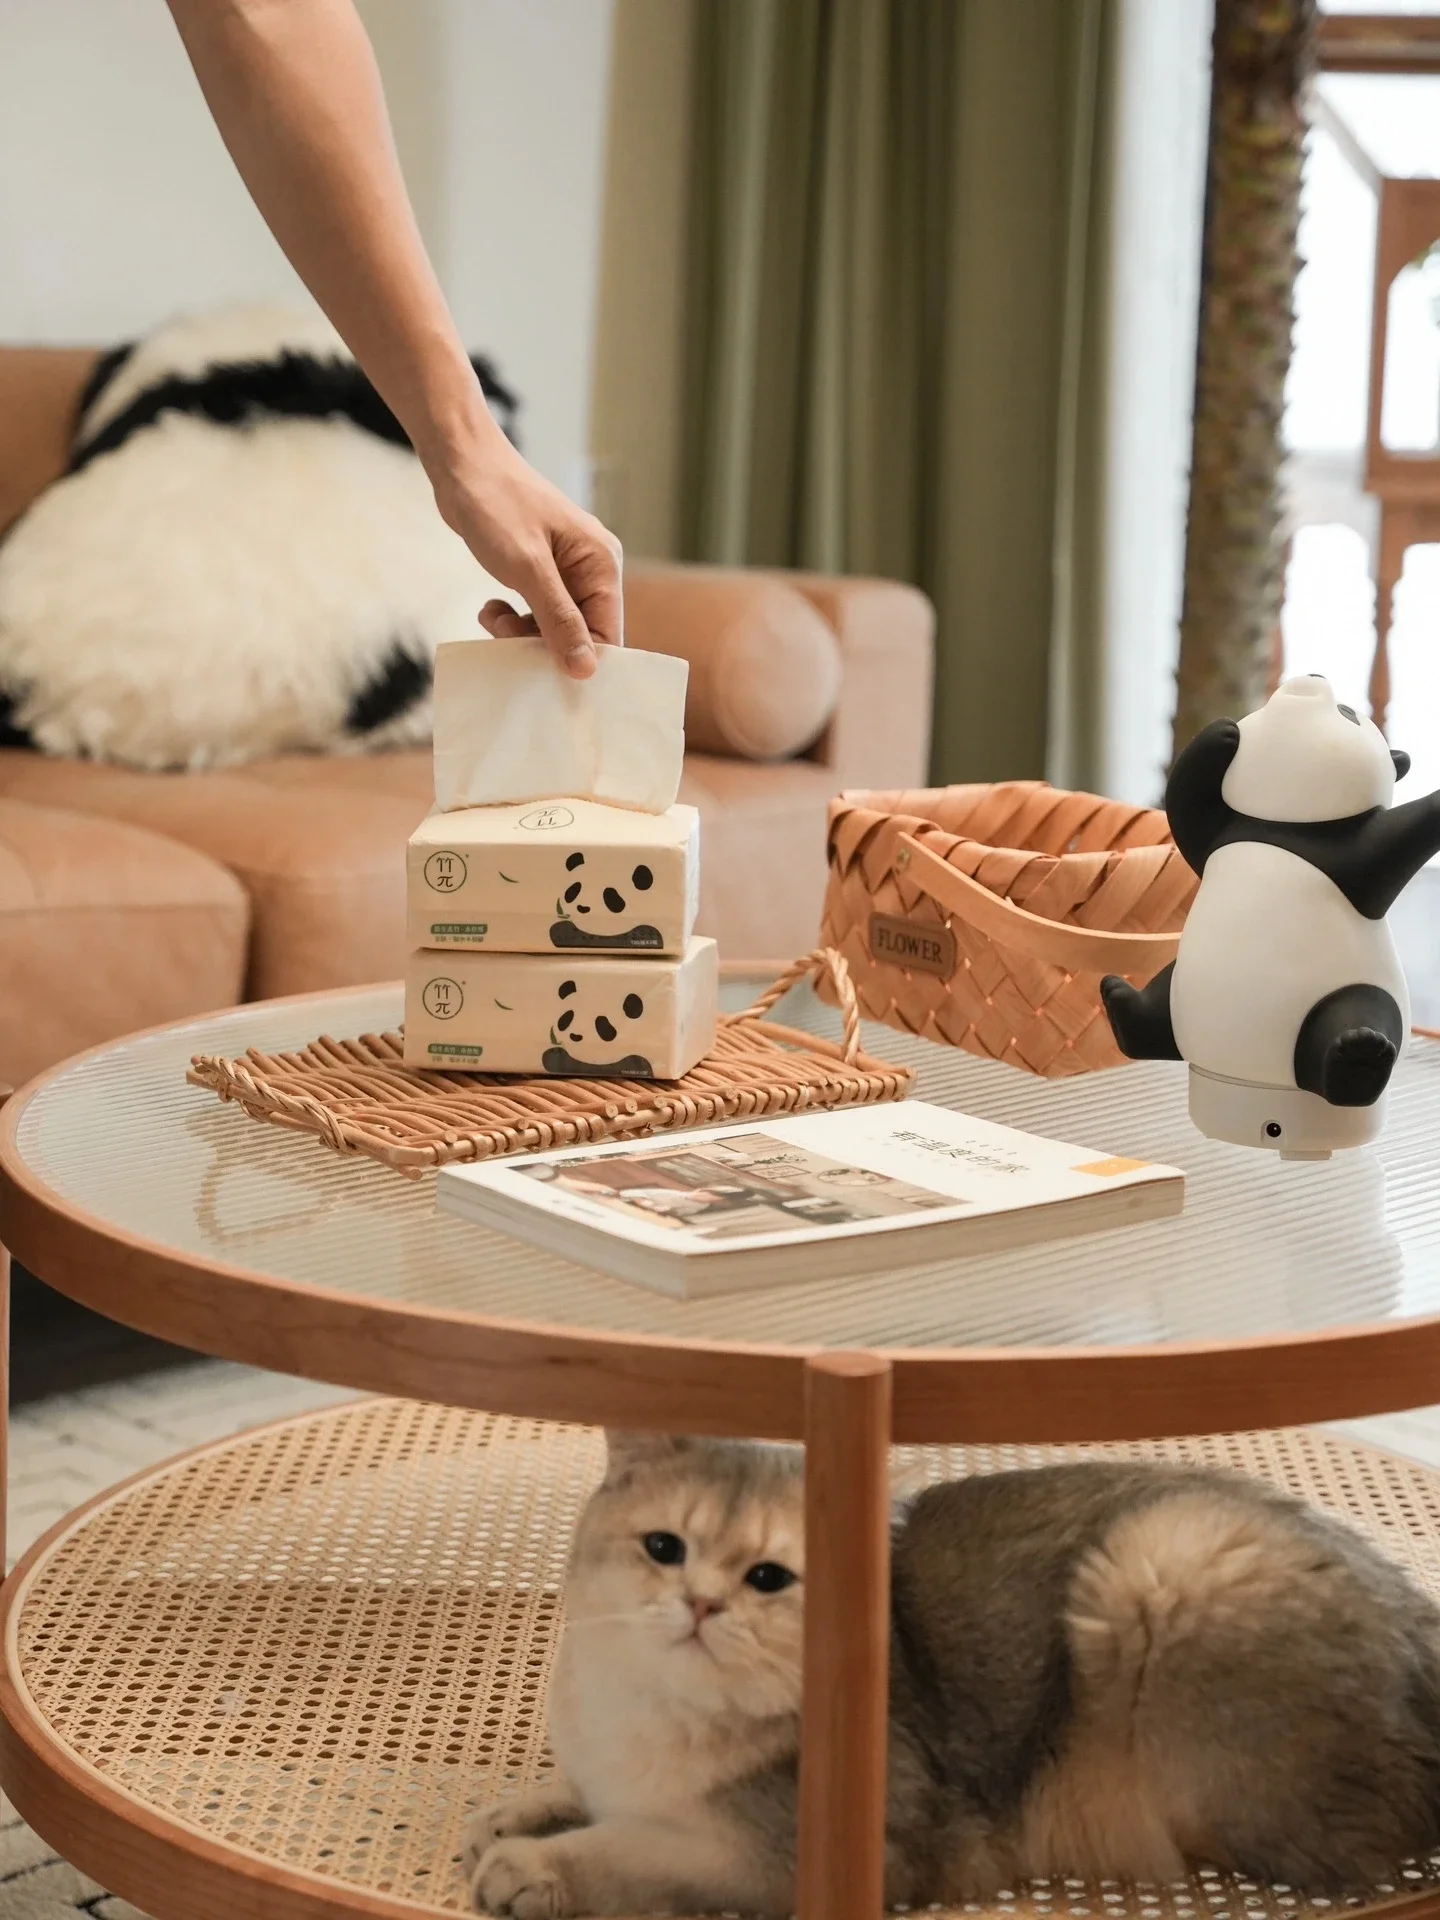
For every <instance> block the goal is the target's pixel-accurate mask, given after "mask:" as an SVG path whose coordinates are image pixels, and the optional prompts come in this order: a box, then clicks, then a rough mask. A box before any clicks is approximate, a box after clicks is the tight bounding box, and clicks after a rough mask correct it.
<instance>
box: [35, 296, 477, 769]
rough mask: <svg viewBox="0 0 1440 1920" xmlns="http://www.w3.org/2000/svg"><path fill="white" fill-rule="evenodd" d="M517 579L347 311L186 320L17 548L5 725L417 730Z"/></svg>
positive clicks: (115, 738) (252, 312)
mask: <svg viewBox="0 0 1440 1920" xmlns="http://www.w3.org/2000/svg"><path fill="white" fill-rule="evenodd" d="M476 368H477V371H478V372H479V373H480V375H481V379H482V383H483V384H484V386H485V388H486V392H487V395H488V396H489V397H490V399H491V403H492V405H493V406H494V407H495V409H496V411H497V413H499V414H500V415H501V417H502V419H503V420H504V421H505V423H506V425H507V428H508V426H509V422H510V416H511V415H512V414H513V410H514V401H513V398H512V396H511V395H509V394H508V393H507V392H506V391H505V390H504V389H503V388H502V387H501V386H500V385H499V383H498V382H497V381H496V379H495V378H494V375H493V373H492V372H491V370H490V369H489V367H488V366H486V365H485V363H484V362H480V361H477V362H476ZM498 591H500V589H499V588H498V587H497V586H496V584H495V583H494V582H493V581H492V580H491V579H490V578H489V576H488V575H487V574H485V573H484V571H483V570H482V569H481V568H480V567H479V566H478V565H477V564H476V562H475V561H474V560H473V559H472V558H471V556H470V554H469V552H468V551H467V550H466V548H465V546H464V544H463V543H462V542H461V541H460V540H459V539H458V538H457V536H456V535H455V534H453V533H451V532H450V530H449V528H448V527H446V525H445V524H444V522H443V521H442V520H441V518H440V516H439V514H438V512H437V511H436V508H435V502H434V498H433V495H432V493H431V490H430V485H429V482H428V481H427V480H426V478H425V475H424V473H423V472H422V470H421V468H420V464H419V462H418V461H417V460H416V458H415V455H414V454H413V452H412V451H411V449H410V445H409V443H408V441H407V440H406V438H405V434H404V432H403V430H402V429H401V427H400V425H399V423H398V421H397V420H396V419H395V417H394V415H393V414H392V413H391V412H390V410H389V408H388V407H387V406H386V405H385V403H384V402H383V401H382V400H381V399H380V397H379V395H378V394H377V393H376V392H375V390H374V388H373V387H372V386H371V385H370V383H369V382H368V381H367V380H366V379H365V377H364V375H363V374H362V373H361V372H360V370H359V368H358V367H357V366H356V365H355V363H354V361H353V359H352V358H351V357H350V355H349V353H348V352H347V351H346V349H345V348H344V346H343V345H342V343H341V341H340V338H339V336H338V335H337V334H336V333H335V332H334V330H333V329H332V328H331V327H330V326H329V324H328V323H327V322H326V321H325V320H323V319H322V318H320V317H319V316H318V315H315V316H311V315H308V314H305V313H295V312H291V311H288V310H285V309H279V308H272V307H248V308H241V309H233V310H228V311H226V312H224V313H219V314H213V315H209V316H206V317H204V318H199V319H188V320H180V321H176V322H174V323H173V324H171V325H168V326H165V327H162V328H160V329H159V330H158V331H157V332H155V333H154V334H152V335H150V336H149V338H147V339H145V340H143V341H141V342H139V343H138V344H136V345H134V346H132V347H129V348H124V349H121V350H119V351H117V352H116V353H114V354H111V355H108V356H107V357H106V359H105V361H104V362H102V364H101V366H100V367H99V369H98V370H97V373H96V376H95V378H94V380H92V382H91V384H90V388H89V390H88V392H87V393H86V395H85V398H84V400H83V402H82V406H81V411H80V419H79V422H78V426H77V432H76V437H75V444H74V452H73V455H72V458H71V461H70V467H69V471H68V473H67V474H66V475H65V477H64V478H63V479H61V480H59V481H57V482H56V483H55V485H54V486H52V487H50V488H49V489H47V491H46V492H45V493H44V494H42V495H41V497H40V498H39V499H38V500H37V501H36V502H35V503H34V505H33V506H32V507H31V508H30V509H29V511H28V512H27V513H26V514H25V515H24V516H23V518H22V519H21V520H20V521H19V522H18V523H17V524H16V526H15V527H14V528H13V529H12V530H11V532H10V534H9V535H8V537H7V538H6V539H5V540H4V542H3V543H0V741H3V742H5V743H8V744H24V745H31V746H35V747H38V748H40V749H41V750H43V751H44V752H47V753H54V754H69V755H80V756H84V757H87V758H91V759H97V760H113V761H123V762H126V763H128V764H129V765H132V766H137V767H151V768H175V767H191V768H195V767H216V766H225V765H234V764H236V763H237V762H241V761H245V760H250V759H254V758H257V757H259V756H261V755H264V754H272V753H282V752H289V751H296V750H305V749H310V750H316V751H323V752H332V753H333V752H351V753H354V752H367V751H370V750H371V749H374V748H380V747H391V746H397V745H401V744H404V743H407V742H419V741H422V740H424V739H427V738H428V736H429V732H430V680H431V664H432V660H433V656H434V650H435V647H436V644H437V643H438V642H439V641H441V640H445V639H456V638H460V637H462V636H464V635H467V634H475V633H477V632H478V631H479V629H478V625H477V620H476V615H477V613H478V612H479V609H480V608H481V607H482V606H483V605H484V603H485V601H486V600H487V599H489V598H490V597H491V596H492V594H494V593H496V592H498Z"/></svg>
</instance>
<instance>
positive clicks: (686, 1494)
mask: <svg viewBox="0 0 1440 1920" xmlns="http://www.w3.org/2000/svg"><path fill="white" fill-rule="evenodd" d="M803 1580H804V1504H803V1454H802V1453H801V1452H800V1451H799V1450H798V1449H790V1448H784V1447H772V1446H764V1445H759V1444H754V1443H748V1442H731V1441H712V1440H684V1439H676V1440H671V1439H665V1438H661V1437H658V1436H644V1435H626V1434H618V1435H611V1436H610V1437H609V1460H608V1467H607V1471H606V1474H605V1479H604V1483H603V1485H602V1486H601V1487H600V1488H599V1490H598V1491H597V1492H596V1493H595V1495H594V1496H593V1498H592V1499H591V1501H590V1503H589V1506H588V1507H587V1509H586V1511H585V1513H584V1516H583V1518H582V1521H581V1524H580V1526H579V1529H578V1532H577V1537H576V1540H575V1545H574V1551H573V1555H572V1560H571V1568H570V1573H569V1579H568V1586H567V1591H566V1596H565V1607H566V1626H565V1633H564V1639H563V1643H562V1647H561V1651H560V1654H559V1657H558V1660H557V1664H556V1669H555V1673H554V1677H553V1681H552V1685H551V1694H550V1702H549V1730H550V1740H551V1746H552V1749H553V1751H554V1754H555V1758H556V1760H557V1762H558V1765H559V1772H558V1774H557V1776H556V1778H555V1780H554V1782H553V1783H552V1784H550V1785H548V1786H545V1787H543V1788H541V1789H540V1790H539V1791H538V1792H535V1793H531V1794H529V1795H525V1796H521V1797H518V1798H515V1799H511V1800H503V1801H500V1802H498V1803H497V1804H495V1805H493V1806H490V1807H488V1808H485V1809H484V1810H483V1811H482V1812H481V1813H480V1814H479V1815H477V1816H476V1818H475V1819H474V1821H473V1822H472V1824H471V1827H470V1829H469V1830H468V1833H467V1836H466V1842H465V1853H464V1862H465V1867H466V1872H467V1875H468V1877H469V1882H470V1887H471V1891H472V1895H473V1898H474V1901H475V1904H476V1906H477V1907H478V1908H479V1909H480V1911H481V1912H485V1913H491V1914H506V1915H510V1916H512V1920H558V1917H559V1916H563V1915H572V1914H573V1915H582V1914H594V1915H606V1914H610V1915H616V1914H624V1915H634V1914H648V1913H663V1912H670V1913H691V1914H693V1913H712V1912H721V1911H727V1912H743V1913H747V1914H759V1915H776V1916H784V1915H789V1914H792V1913H793V1912H794V1910H795V1831H796V1789H797V1771H798V1746H799V1714H800V1668H801V1640H802V1623H803V1612H802V1594H803V1592H804V1584H803ZM892 1596H893V1626H892V1636H891V1658H890V1670H891V1671H890V1747H889V1783H888V1806H887V1867H886V1899H887V1903H888V1904H890V1905H892V1906H893V1905H896V1904H902V1903H903V1904H908V1905H910V1906H917V1907H918V1906H924V1905H926V1904H929V1903H932V1902H944V1903H947V1904H948V1903H956V1904H958V1903H961V1902H964V1901H976V1900H985V1899H987V1898H990V1897H992V1896H993V1895H994V1894H995V1893H997V1892H998V1891H1000V1890H1001V1889H1003V1888H1005V1887H1008V1886H1013V1885H1014V1884H1015V1882H1016V1881H1017V1880H1024V1879H1028V1878H1032V1877H1036V1876H1045V1875H1056V1874H1064V1875H1076V1876H1081V1877H1085V1878H1092V1877H1094V1878H1102V1877H1103V1878H1116V1879H1127V1880H1140V1881H1152V1882H1153V1881H1168V1880H1174V1879H1176V1878H1178V1877H1181V1876H1183V1875H1184V1874H1185V1873H1186V1872H1187V1871H1188V1870H1189V1868H1190V1867H1192V1866H1195V1865H1209V1866H1214V1867H1219V1868H1228V1869H1231V1870H1233V1871H1235V1872H1238V1873H1242V1874H1245V1875H1249V1876H1251V1877H1253V1878H1255V1879H1257V1880H1269V1881H1278V1882H1282V1883H1286V1884H1288V1885H1290V1886H1294V1887H1301V1888H1305V1889H1307V1890H1312V1891H1315V1892H1322V1891H1328V1892H1337V1891H1344V1890H1345V1889H1346V1888H1353V1887H1357V1886H1364V1885H1368V1884H1371V1883H1373V1882H1374V1881H1375V1880H1377V1879H1382V1878H1385V1877H1386V1876H1387V1875H1388V1874H1389V1873H1391V1872H1393V1870H1394V1868H1395V1866H1396V1864H1397V1863H1398V1862H1399V1861H1401V1860H1404V1859H1406V1858H1411V1857H1415V1856H1421V1855H1424V1854H1426V1853H1428V1852H1431V1851H1433V1850H1435V1849H1437V1848H1440V1611H1437V1609H1436V1608H1435V1607H1434V1606H1433V1605H1432V1604H1431V1603H1430V1601H1429V1600H1428V1599H1427V1598H1425V1597H1424V1596H1423V1595H1422V1594H1421V1593H1419V1591H1418V1590H1417V1589H1416V1588H1415V1587H1413V1586H1412V1585H1411V1584H1410V1583H1409V1581H1408V1580H1407V1579H1406V1578H1405V1576H1404V1575H1403V1574H1402V1573H1401V1572H1400V1571H1399V1570H1398V1569H1397V1568H1395V1567H1393V1566H1391V1565H1390V1564H1389V1563H1388V1562H1387V1561H1385V1560H1384V1559H1382V1558H1381V1556H1380V1555H1379V1554H1378V1553H1376V1552H1375V1551H1374V1550H1373V1549H1372V1548H1371V1547H1369V1546H1368V1545H1367V1544H1366V1543H1365V1542H1364V1541H1363V1540H1361V1539H1360V1538H1359V1537H1358V1536H1357V1535H1355V1534H1354V1533H1352V1532H1351V1531H1350V1530H1349V1529H1348V1528H1346V1527H1344V1526H1342V1525H1340V1524H1339V1523H1338V1522H1336V1521H1334V1520H1331V1519H1328V1518H1326V1517H1325V1516H1323V1515H1321V1514H1319V1513H1317V1512H1314V1511H1312V1510H1311V1509H1309V1508H1307V1507H1305V1506H1303V1505H1301V1504H1300V1503H1299V1502H1297V1501H1294V1500H1290V1499H1288V1498H1286V1497H1285V1496H1283V1495H1281V1494H1280V1493H1278V1492H1275V1491H1273V1490H1271V1489H1270V1488H1267V1487H1265V1486H1263V1485H1261V1484H1258V1483H1255V1482H1252V1481H1249V1480H1245V1479H1241V1478H1239V1477H1237V1476H1232V1475H1226V1474H1221V1473H1214V1472H1208V1471H1202V1470H1199V1469H1191V1468H1184V1467H1178V1466H1167V1465H1130V1464H1125V1463H1112V1462H1102V1461H1086V1462H1077V1463H1075V1464H1070V1465H1060V1466H1052V1467H1042V1468H1037V1469H1033V1470H1025V1471H1017V1472H1011V1473H999V1474H994V1475H985V1476H980V1477H976V1478H973V1479H967V1480H960V1481H954V1482H950V1483H948V1484H945V1485H941V1486H936V1487H932V1488H929V1489H928V1490H926V1491H925V1492H923V1493H921V1494H920V1495H919V1497H918V1498H916V1499H915V1500H914V1501H913V1503H912V1504H910V1505H909V1506H908V1508H905V1509H903V1510H902V1511H901V1512H900V1513H899V1515H898V1517H897V1521H896V1526H895V1535H894V1559H893V1572H892Z"/></svg>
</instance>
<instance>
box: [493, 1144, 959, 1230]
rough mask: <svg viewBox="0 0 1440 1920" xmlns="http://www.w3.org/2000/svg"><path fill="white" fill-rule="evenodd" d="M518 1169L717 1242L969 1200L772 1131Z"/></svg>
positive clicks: (912, 1212) (627, 1214) (625, 1212)
mask: <svg viewBox="0 0 1440 1920" xmlns="http://www.w3.org/2000/svg"><path fill="white" fill-rule="evenodd" d="M516 1171H517V1172H521V1173H524V1174H525V1175H526V1176H527V1177H528V1178H530V1179H532V1180H539V1181H544V1182H545V1183H547V1184H548V1185H550V1186H553V1187H558V1188H561V1189H562V1190H569V1191H570V1192H572V1193H575V1194H577V1195H582V1196H584V1197H585V1198H586V1199H589V1200H595V1201H599V1202H600V1203H601V1204H602V1205H604V1206H607V1207H611V1208H613V1209H614V1211H615V1212H616V1213H617V1214H618V1215H620V1216H622V1217H627V1218H631V1219H641V1220H645V1221H648V1222H650V1223H651V1224H652V1225H658V1226H667V1227H671V1228H674V1229H676V1230H683V1231H684V1232H687V1233H694V1234H699V1235H700V1236H701V1237H702V1238H704V1239H707V1240H739V1239H744V1238H746V1237H748V1236H750V1235H756V1234H772V1233H803V1232H804V1231H806V1230H807V1229H808V1228H812V1227H835V1226H853V1225H860V1224H862V1223H864V1222H867V1221H871V1220H882V1219H893V1218H896V1217H897V1216H913V1215H918V1214H923V1213H925V1212H926V1211H928V1210H930V1209H933V1208H936V1207H946V1208H950V1209H952V1210H953V1209H957V1208H963V1207H965V1206H966V1205H967V1204H968V1203H967V1202H966V1201H965V1200H963V1199H960V1198H957V1197H956V1196H955V1195H954V1194H944V1193H933V1192H931V1191H930V1190H929V1189H927V1188H925V1187H917V1186H913V1185H911V1184H910V1183H908V1182H906V1181H903V1180H896V1179H893V1178H892V1177H891V1176H890V1175H889V1174H885V1173H876V1172H872V1171H870V1170H869V1169H867V1168H865V1167H854V1166H847V1165H845V1164H844V1163H843V1162H842V1161H838V1160H831V1159H827V1158H826V1156H825V1155H823V1154H819V1153H812V1152H810V1151H809V1150H808V1149H806V1148H804V1147H794V1146H791V1145H789V1144H788V1143H787V1142H785V1141H783V1140H779V1139H777V1138H776V1137H775V1136H773V1135H770V1134H764V1133H742V1134H732V1135H730V1136H729V1137H728V1138H726V1139H724V1140H707V1141H697V1142H695V1143H694V1144H693V1145H691V1146H687V1147H661V1148H653V1147H652V1148H650V1149H648V1150H641V1151H637V1152H635V1153H624V1154H607V1155H605V1156H604V1157H602V1158H598V1159H592V1158H589V1157H585V1156H579V1155H577V1156H576V1157H575V1158H574V1159H569V1160H552V1161H548V1162H545V1163H542V1164H540V1165H532V1166H522V1167H519V1168H517V1169H516Z"/></svg>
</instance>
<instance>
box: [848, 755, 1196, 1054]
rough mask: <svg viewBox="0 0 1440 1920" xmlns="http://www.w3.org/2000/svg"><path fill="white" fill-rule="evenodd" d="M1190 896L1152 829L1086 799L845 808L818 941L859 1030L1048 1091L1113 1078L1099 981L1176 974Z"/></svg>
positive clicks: (1160, 821)
mask: <svg viewBox="0 0 1440 1920" xmlns="http://www.w3.org/2000/svg"><path fill="white" fill-rule="evenodd" d="M1196 884H1197V883H1196V879H1195V875H1194V873H1193V872H1192V871H1191V869H1190V868H1189V867H1188V866H1187V865H1186V863H1185V861H1184V860H1183V859H1182V858H1181V856H1180V853H1179V850H1178V849H1177V848H1176V846H1175V845H1174V843H1173V842H1172V840H1171V838H1170V830H1169V825H1168V823H1167V821H1166V819H1165V816H1164V814H1163V813H1160V812H1157V811H1155V810H1153V809H1150V808H1145V807H1131V806H1126V805H1124V804H1123V803H1122V802H1120V801H1118V800H1102V799H1101V798H1099V796H1098V795H1096V794H1093V793H1067V792H1065V791H1064V790H1063V789H1061V788H1058V787H1050V786H1047V785H1046V784H1045V782H1044V781H1042V780H1010V781H1005V782H1003V783H1002V784H1000V785H995V786H968V787H939V788H934V789H931V790H930V791H919V792H908V793H846V794H842V795H841V796H840V798H839V799H838V800H836V801H834V802H833V803H832V805H831V809H830V884H829V889H828V891H827V893H826V896H825V919H824V930H823V932H822V934H821V940H822V942H823V944H824V945H825V946H827V947H834V948H838V950H839V951H840V952H841V953H843V954H844V956H845V959H846V962H847V963H848V965H849V968H850V977H851V979H852V980H853V982H854V984H855V989H856V992H857V994H858V995H859V999H860V1004H861V1007H862V1008H863V1009H864V1011H865V1013H866V1014H868V1015H869V1016H870V1018H872V1019H875V1020H883V1021H885V1022H886V1023H887V1024H888V1025H890V1026H892V1027H900V1028H902V1029H903V1030H905V1031H906V1032H908V1033H918V1034H923V1035H924V1036H925V1037H926V1038H927V1039H930V1040H940V1041H944V1042H946V1043H947V1044H949V1045H950V1046H954V1047H964V1048H965V1049H966V1051H967V1052H969V1053H975V1054H979V1055H980V1056H981V1057H982V1058H984V1059H987V1060H1004V1061H1006V1062H1008V1063H1009V1064H1010V1065H1011V1066H1016V1067H1024V1068H1025V1069H1026V1070H1027V1071H1029V1072H1030V1073H1038V1074H1043V1075H1044V1076H1046V1077H1047V1078H1049V1079H1059V1078H1062V1077H1064V1076H1066V1075H1069V1074H1076V1073H1088V1072H1090V1071H1092V1070H1094V1069H1095V1068H1097V1067H1112V1066H1119V1065H1120V1064H1121V1060H1122V1056H1121V1054H1120V1052H1119V1050H1118V1048H1117V1047H1116V1045H1115V1042H1114V1039H1113V1037H1112V1035H1111V1032H1110V1026H1109V1022H1108V1021H1107V1020H1106V1018H1105V1014H1104V1010H1103V1008H1102V1007H1101V1004H1100V981H1101V979H1102V977H1103V976H1104V975H1105V974H1107V973H1119V974H1124V975H1125V976H1126V977H1127V978H1128V979H1130V980H1133V981H1134V982H1135V983H1136V984H1137V985H1143V984H1144V982H1145V981H1147V980H1149V979H1150V978H1151V977H1152V975H1154V974H1156V973H1158V972H1159V970H1160V969H1161V967H1163V966H1165V965H1166V964H1167V963H1168V962H1169V961H1171V960H1173V959H1174V958H1175V953H1176V949H1177V947H1178V945H1179V935H1180V928H1181V925H1182V924H1183V922H1184V919H1185V913H1186V910H1187V909H1188V907H1189V904H1190V901H1191V898H1192V896H1193V895H1194V892H1195V887H1196Z"/></svg>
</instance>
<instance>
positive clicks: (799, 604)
mask: <svg viewBox="0 0 1440 1920" xmlns="http://www.w3.org/2000/svg"><path fill="white" fill-rule="evenodd" d="M625 621H626V638H627V639H628V641H629V642H630V644H631V645H632V646H637V647H646V648H649V649H650V650H652V651H653V652H656V653H671V654H678V655H680V656H681V657H683V658H684V659H686V660H688V661H689V663H690V674H691V685H690V696H689V699H688V701H687V705H686V735H687V740H688V743H689V745H690V746H691V747H692V749H695V750H697V751H699V752H702V753H713V754H719V755H721V756H723V757H726V758H731V759H755V760H759V759H791V758H794V757H796V756H797V755H799V754H801V753H803V754H804V755H805V757H806V758H807V759H809V760H812V761H815V762H816V763H818V764H819V765H821V766H824V767H827V768H829V769H830V770H831V771H832V772H833V774H834V776H835V784H836V787H837V789H838V788H840V787H847V786H853V787H865V786H873V787H888V786H893V785H896V784H898V785H901V786H918V785H923V784H924V781H925V779H926V777H927V774H928V770H929V756H930V720H931V697H932V678H933V639H934V625H935V620H934V614H933V611H932V609H931V606H930V602H929V601H928V600H927V599H926V598H925V596H924V594H923V593H920V592H919V591H917V589H916V588H914V587H907V586H902V585H900V584H898V583H897V582H895V581H890V580H865V579H850V578H846V577H843V576H839V575H831V574H820V573H787V572H781V571H779V570H774V569H761V568H746V567H699V566H684V565H676V564H672V563H669V562H666V563H657V562H644V563H640V564H636V565H631V566H629V567H627V569H626V576H625ZM762 739H763V741H764V743H765V744H764V745H761V746H757V744H756V742H757V740H762Z"/></svg>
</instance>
